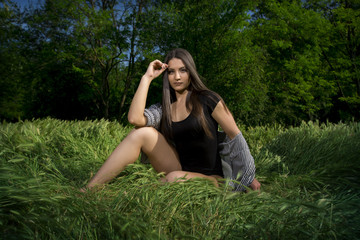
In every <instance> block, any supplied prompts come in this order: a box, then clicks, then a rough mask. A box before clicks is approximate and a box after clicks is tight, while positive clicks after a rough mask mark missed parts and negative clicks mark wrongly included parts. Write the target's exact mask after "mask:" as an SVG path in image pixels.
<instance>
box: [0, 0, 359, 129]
mask: <svg viewBox="0 0 360 240" xmlns="http://www.w3.org/2000/svg"><path fill="white" fill-rule="evenodd" d="M359 7H360V4H359V3H358V1H355V0H347V1H340V0H324V1H315V0H307V1H301V0H294V1H276V0H266V1H265V0H263V1H261V0H257V1H235V0H222V1H218V0H203V1H185V0H182V1H172V0H159V1H150V0H61V1H58V0H46V1H45V2H44V3H43V4H41V5H40V6H38V7H36V8H32V7H31V6H30V7H29V8H26V9H22V10H21V9H20V8H19V7H18V6H16V4H14V3H12V2H11V1H9V0H2V1H1V3H0V118H1V119H3V120H7V121H15V120H17V119H32V118H43V117H47V116H51V117H55V118H61V119H95V118H106V119H118V120H119V121H125V120H126V113H127V110H128V107H129V104H130V101H131V98H132V95H133V94H134V91H135V89H136V87H137V84H138V82H139V80H140V78H141V75H142V74H143V73H144V72H145V70H146V67H147V65H148V63H149V62H150V61H151V60H153V59H155V58H158V59H163V58H164V55H165V54H166V52H167V51H169V50H170V49H172V48H175V47H183V48H186V49H187V50H189V51H190V52H191V53H192V54H193V56H194V58H195V61H196V63H197V68H198V71H199V73H200V74H201V75H202V77H203V79H204V81H205V83H206V84H207V85H208V87H209V88H211V89H212V90H215V91H216V92H218V93H219V94H220V95H221V96H222V97H223V98H224V100H225V102H226V103H227V104H228V106H229V108H230V109H231V111H232V112H233V114H234V116H235V118H236V119H237V120H238V121H239V123H244V124H247V125H258V124H267V123H274V122H278V123H283V124H293V125H294V124H298V123H299V122H300V121H302V120H305V121H307V120H316V119H318V120H320V121H326V120H330V121H334V122H337V121H340V120H343V121H347V120H352V119H355V120H359V119H360V97H359V96H360V72H359V71H360V70H359V67H360V66H359V65H360V58H359V55H360V31H359V29H360V10H359ZM161 84H162V83H161V80H160V79H157V80H155V81H154V83H153V84H152V86H151V89H150V96H149V101H148V104H151V103H155V102H157V101H159V100H160V99H161Z"/></svg>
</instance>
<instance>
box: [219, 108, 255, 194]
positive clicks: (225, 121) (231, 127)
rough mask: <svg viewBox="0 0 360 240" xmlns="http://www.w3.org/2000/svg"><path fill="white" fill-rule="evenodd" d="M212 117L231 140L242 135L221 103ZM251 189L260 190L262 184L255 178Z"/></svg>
mask: <svg viewBox="0 0 360 240" xmlns="http://www.w3.org/2000/svg"><path fill="white" fill-rule="evenodd" d="M212 117H213V118H214V119H215V120H216V121H217V122H218V124H219V125H220V126H221V128H222V129H223V130H224V132H225V133H226V135H228V136H229V137H230V139H233V138H234V137H236V135H238V134H239V133H240V129H239V128H238V126H237V125H236V122H235V120H234V117H233V116H232V114H231V113H230V111H229V110H228V109H227V108H226V107H225V106H224V104H223V103H222V102H221V101H220V102H219V103H218V104H217V105H216V107H215V109H214V111H213V113H212ZM249 187H250V188H251V189H253V190H260V187H261V184H260V182H259V181H258V180H257V179H256V178H254V180H253V181H252V183H251V184H250V185H249Z"/></svg>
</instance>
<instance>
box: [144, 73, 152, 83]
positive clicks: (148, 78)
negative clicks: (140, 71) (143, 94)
mask: <svg viewBox="0 0 360 240" xmlns="http://www.w3.org/2000/svg"><path fill="white" fill-rule="evenodd" d="M152 80H153V78H151V77H149V76H146V75H143V76H142V78H141V81H142V82H148V83H151V81H152Z"/></svg>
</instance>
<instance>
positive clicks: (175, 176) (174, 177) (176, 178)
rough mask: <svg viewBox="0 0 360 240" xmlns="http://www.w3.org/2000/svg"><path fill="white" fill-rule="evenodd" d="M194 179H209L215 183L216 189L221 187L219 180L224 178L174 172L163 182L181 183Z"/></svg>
mask: <svg viewBox="0 0 360 240" xmlns="http://www.w3.org/2000/svg"><path fill="white" fill-rule="evenodd" d="M192 178H205V179H209V180H210V181H212V182H213V183H214V185H215V186H216V187H218V186H219V184H218V181H217V179H221V178H222V177H220V176H218V175H211V176H208V175H205V174H202V173H197V172H187V171H173V172H170V173H169V174H167V175H166V176H165V178H163V179H162V181H163V182H180V181H186V180H189V179H192Z"/></svg>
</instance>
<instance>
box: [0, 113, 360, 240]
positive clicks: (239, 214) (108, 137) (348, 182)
mask: <svg viewBox="0 0 360 240" xmlns="http://www.w3.org/2000/svg"><path fill="white" fill-rule="evenodd" d="M129 131H130V128H128V127H123V126H121V125H119V124H118V123H115V122H109V121H104V120H100V121H72V122H69V121H59V120H55V119H45V120H35V121H25V122H19V123H15V124H8V123H4V124H2V125H1V127H0V144H1V150H0V189H1V191H0V229H1V230H0V231H1V232H0V234H1V236H2V237H3V239H335V238H336V239H357V236H360V233H359V228H358V225H359V223H360V217H359V216H360V214H359V213H360V196H359V165H360V164H359V163H360V159H359V156H360V124H359V123H350V124H336V125H335V124H328V125H319V124H318V123H306V124H305V123H304V124H303V125H302V126H300V127H298V128H290V129H284V128H282V127H281V126H275V127H257V128H249V129H246V130H244V131H243V133H244V135H245V137H246V139H247V140H248V142H249V145H250V148H251V150H252V153H253V155H254V158H255V162H256V165H257V177H258V179H259V180H260V181H261V183H262V191H261V193H260V194H259V193H257V192H251V193H249V194H238V193H233V192H231V191H229V189H227V187H225V186H226V184H224V185H222V186H221V187H219V188H215V187H214V186H213V185H212V184H211V183H210V182H208V181H206V180H200V179H199V180H193V181H188V182H182V183H173V184H161V183H160V182H159V178H160V177H161V174H157V173H156V172H155V171H154V170H153V169H152V168H151V167H150V166H148V165H143V164H140V163H135V164H133V165H130V166H129V167H128V168H126V169H125V171H124V172H122V173H121V174H120V175H119V176H118V177H117V178H116V179H115V180H114V181H113V182H111V183H110V184H108V185H106V186H105V187H103V188H101V189H98V190H97V191H91V192H88V193H86V194H83V193H80V192H79V191H78V189H79V188H80V187H82V186H83V185H85V184H86V182H87V181H88V180H89V178H90V177H91V175H92V174H94V173H95V172H96V171H97V170H98V168H99V167H100V166H101V164H102V163H103V162H104V160H105V159H106V158H107V156H108V155H109V154H110V153H111V152H112V150H113V149H114V148H115V147H116V146H117V144H118V143H119V142H120V141H121V140H122V139H123V138H124V137H125V136H126V134H127V133H128V132H129Z"/></svg>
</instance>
